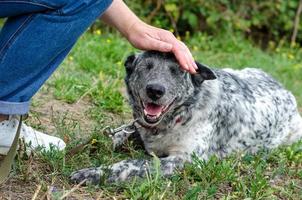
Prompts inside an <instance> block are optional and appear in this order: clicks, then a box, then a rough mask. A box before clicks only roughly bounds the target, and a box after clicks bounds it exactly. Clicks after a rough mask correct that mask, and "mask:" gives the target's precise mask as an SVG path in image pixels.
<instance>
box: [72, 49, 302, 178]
mask: <svg viewBox="0 0 302 200" xmlns="http://www.w3.org/2000/svg"><path fill="white" fill-rule="evenodd" d="M125 67H126V73H127V75H126V79H125V81H126V85H127V89H128V94H129V97H130V104H131V106H132V109H133V116H134V118H135V119H138V120H139V121H138V123H139V124H140V126H141V127H140V128H139V135H140V137H141V139H142V141H143V143H144V146H145V149H146V150H147V152H148V153H152V152H153V153H154V154H155V155H157V156H158V157H160V163H161V170H162V173H163V174H164V175H170V174H172V173H173V171H174V169H175V168H181V167H182V166H183V164H184V162H190V160H191V154H192V153H193V152H194V153H195V154H196V155H198V156H199V157H200V158H201V159H204V160H207V159H208V158H209V157H210V156H211V155H216V156H218V157H224V156H226V155H229V154H230V153H232V152H235V151H244V152H251V153H254V152H257V151H258V150H260V149H264V148H265V149H271V148H275V147H277V146H278V145H281V144H291V143H293V142H295V141H298V140H299V139H300V138H302V119H301V117H300V115H299V113H298V110H297V105H296V100H295V98H294V96H293V95H292V94H291V93H290V92H289V91H287V90H285V89H284V88H283V87H282V86H281V85H280V83H278V82H277V81H275V80H274V79H273V78H272V77H270V76H269V75H267V74H266V73H264V72H263V71H261V70H259V69H252V68H247V69H244V70H240V71H236V70H232V69H210V68H208V67H206V66H203V65H201V64H198V67H199V69H198V74H194V75H191V74H189V73H186V72H183V71H182V70H181V69H180V67H179V65H178V63H177V62H176V60H175V58H174V56H173V55H172V54H167V53H159V52H154V51H149V52H144V53H141V54H139V55H132V56H129V57H128V59H127V61H126V63H125ZM128 136H129V134H128V135H126V134H117V135H115V136H114V138H113V140H114V142H115V143H116V145H119V144H121V143H122V142H121V141H124V140H126V139H127V137H128ZM152 166H153V165H152V162H151V161H149V160H124V161H121V162H118V163H116V164H113V165H112V166H109V167H107V168H105V167H102V166H101V167H98V168H87V169H82V170H80V171H77V172H75V173H73V174H72V176H71V177H72V180H73V181H76V182H80V181H82V180H84V179H87V181H88V182H91V183H98V182H99V180H100V177H101V176H103V175H104V171H106V172H107V173H108V174H107V176H106V177H108V179H107V180H108V181H110V182H116V181H124V180H129V179H131V178H133V177H135V176H139V177H142V176H144V175H145V174H146V171H149V172H152V170H153V169H152ZM104 169H107V170H108V171H107V170H104Z"/></svg>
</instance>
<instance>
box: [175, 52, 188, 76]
mask: <svg viewBox="0 0 302 200" xmlns="http://www.w3.org/2000/svg"><path fill="white" fill-rule="evenodd" d="M172 52H173V53H174V55H175V57H176V59H177V61H178V62H179V65H180V67H181V68H182V69H183V70H185V71H188V72H189V65H188V63H187V58H186V57H185V55H184V54H183V53H182V51H181V50H180V49H179V48H177V47H174V48H173V50H172Z"/></svg>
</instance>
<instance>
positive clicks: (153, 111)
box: [145, 103, 162, 115]
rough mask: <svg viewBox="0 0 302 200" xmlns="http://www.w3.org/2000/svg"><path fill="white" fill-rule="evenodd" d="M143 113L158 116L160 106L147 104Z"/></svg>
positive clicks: (160, 109)
mask: <svg viewBox="0 0 302 200" xmlns="http://www.w3.org/2000/svg"><path fill="white" fill-rule="evenodd" d="M145 112H146V114H148V115H159V114H160V113H161V112H162V106H160V105H156V104H153V103H148V104H147V105H146V107H145Z"/></svg>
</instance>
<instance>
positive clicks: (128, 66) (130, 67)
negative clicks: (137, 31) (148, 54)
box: [124, 54, 136, 75]
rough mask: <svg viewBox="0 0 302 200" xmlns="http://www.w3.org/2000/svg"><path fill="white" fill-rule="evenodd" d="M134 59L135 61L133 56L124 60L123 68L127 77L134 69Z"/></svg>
mask: <svg viewBox="0 0 302 200" xmlns="http://www.w3.org/2000/svg"><path fill="white" fill-rule="evenodd" d="M135 59H136V55H135V54H133V55H130V56H128V58H127V59H126V61H125V64H124V66H125V69H126V73H127V75H130V74H131V73H132V72H133V70H134V67H135V64H134V62H135Z"/></svg>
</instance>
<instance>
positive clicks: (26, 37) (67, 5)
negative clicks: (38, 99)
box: [0, 0, 112, 114]
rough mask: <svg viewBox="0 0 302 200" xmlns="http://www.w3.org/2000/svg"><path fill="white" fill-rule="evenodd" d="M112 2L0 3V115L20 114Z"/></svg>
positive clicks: (47, 0) (1, 0)
mask: <svg viewBox="0 0 302 200" xmlns="http://www.w3.org/2000/svg"><path fill="white" fill-rule="evenodd" d="M111 2H112V0H0V17H8V19H7V21H6V23H5V24H4V26H3V28H2V30H1V32H0V114H25V113H27V112H28V110H29V105H30V99H31V98H32V96H33V95H34V94H35V93H36V92H37V91H38V90H39V88H40V87H41V86H42V84H43V83H44V82H45V81H46V80H47V79H48V78H49V76H50V75H51V74H52V73H53V72H54V70H55V69H56V68H57V67H58V66H59V64H60V63H61V62H62V61H63V59H64V58H65V57H66V55H67V54H68V52H69V51H70V50H71V48H72V47H73V45H74V44H75V42H76V41H77V39H78V38H79V37H80V35H81V34H82V33H83V32H84V31H85V30H86V29H87V28H88V27H89V26H90V25H91V23H92V22H93V21H94V20H95V19H96V18H97V17H99V16H100V15H101V14H102V13H103V12H104V11H105V10H106V9H107V8H108V7H109V5H110V4H111Z"/></svg>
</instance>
